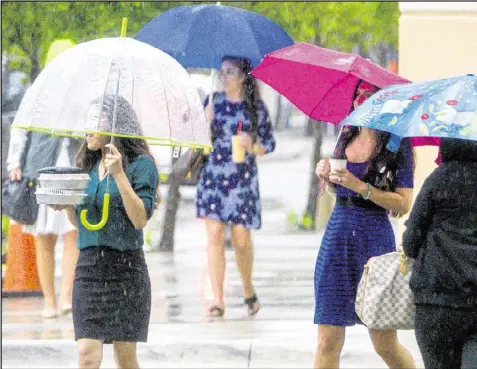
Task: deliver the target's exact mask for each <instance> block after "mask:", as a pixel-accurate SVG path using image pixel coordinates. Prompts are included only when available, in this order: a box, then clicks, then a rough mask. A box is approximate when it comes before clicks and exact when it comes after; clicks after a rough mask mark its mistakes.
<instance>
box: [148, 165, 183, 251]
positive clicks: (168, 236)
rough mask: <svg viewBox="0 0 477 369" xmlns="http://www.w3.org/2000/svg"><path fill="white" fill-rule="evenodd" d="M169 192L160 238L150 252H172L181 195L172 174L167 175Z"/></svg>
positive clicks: (175, 178) (179, 182)
mask: <svg viewBox="0 0 477 369" xmlns="http://www.w3.org/2000/svg"><path fill="white" fill-rule="evenodd" d="M169 179H170V182H169V191H168V193H167V200H166V210H165V211H164V216H163V219H162V222H161V238H160V240H159V243H158V244H156V245H153V247H152V250H151V251H167V252H172V251H174V233H175V228H176V215H177V211H178V209H179V201H180V198H181V194H180V192H179V188H180V185H181V181H180V179H179V178H177V177H176V176H175V175H174V173H170V174H169Z"/></svg>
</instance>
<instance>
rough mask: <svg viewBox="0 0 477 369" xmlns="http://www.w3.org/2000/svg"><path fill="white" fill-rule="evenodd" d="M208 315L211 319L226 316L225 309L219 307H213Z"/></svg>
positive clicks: (208, 310)
mask: <svg viewBox="0 0 477 369" xmlns="http://www.w3.org/2000/svg"><path fill="white" fill-rule="evenodd" d="M207 313H208V314H207V315H208V316H209V317H211V318H220V317H222V316H223V315H224V313H225V309H223V308H220V307H218V306H217V305H211V306H209V308H208V309H207Z"/></svg>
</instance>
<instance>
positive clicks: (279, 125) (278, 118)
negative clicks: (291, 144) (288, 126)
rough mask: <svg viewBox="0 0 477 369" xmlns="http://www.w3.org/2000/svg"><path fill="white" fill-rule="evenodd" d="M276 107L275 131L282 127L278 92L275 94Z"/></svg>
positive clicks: (280, 102) (280, 98) (280, 99)
mask: <svg viewBox="0 0 477 369" xmlns="http://www.w3.org/2000/svg"><path fill="white" fill-rule="evenodd" d="M276 106H277V108H276V112H277V114H276V115H275V127H274V129H275V131H280V130H282V129H283V127H284V124H283V122H282V120H283V119H282V97H281V95H280V94H277V105H276Z"/></svg>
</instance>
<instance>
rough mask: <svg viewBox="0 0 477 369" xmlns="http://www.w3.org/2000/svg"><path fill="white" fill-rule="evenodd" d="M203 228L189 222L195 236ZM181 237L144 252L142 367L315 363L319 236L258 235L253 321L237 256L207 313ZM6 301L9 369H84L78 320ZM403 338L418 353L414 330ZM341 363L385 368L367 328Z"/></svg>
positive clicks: (195, 257) (196, 270) (357, 332)
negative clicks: (219, 310)
mask: <svg viewBox="0 0 477 369" xmlns="http://www.w3.org/2000/svg"><path fill="white" fill-rule="evenodd" d="M201 226H202V225H201V224H199V223H196V224H191V225H190V226H188V227H187V229H188V230H190V233H191V234H194V235H195V236H194V238H195V239H196V240H197V239H200V230H199V229H198V228H201ZM196 227H197V229H194V228H196ZM192 231H193V232H192ZM197 235H199V236H197ZM179 238H180V240H181V241H180V242H178V245H180V246H179V247H178V248H177V249H176V250H175V253H174V255H169V254H160V253H153V254H151V253H149V254H147V263H148V266H149V270H150V275H151V281H152V291H153V295H152V312H151V322H150V329H149V338H148V343H147V344H139V357H140V363H141V367H144V368H159V367H222V368H224V367H228V368H230V367H243V368H258V367H311V366H312V362H313V352H314V348H315V343H316V327H315V326H314V325H313V324H312V319H313V304H314V299H313V271H314V263H315V258H316V252H317V245H319V241H320V235H318V234H305V235H303V234H301V235H273V234H270V233H265V234H263V235H262V234H260V233H258V234H257V235H256V236H255V244H256V253H255V273H254V274H255V276H254V281H255V288H256V291H257V294H258V296H259V298H260V302H261V306H262V307H261V310H260V312H259V313H258V315H257V316H255V317H253V318H250V317H248V316H247V315H246V311H245V309H244V307H243V305H242V296H241V283H240V277H239V273H238V271H237V268H236V266H235V263H234V260H233V259H234V254H233V251H231V250H227V251H226V255H227V275H226V281H225V295H226V313H225V316H224V317H223V318H218V319H217V318H215V319H210V318H207V317H206V315H205V309H206V307H207V301H208V299H209V298H211V291H210V289H209V287H208V286H209V284H208V280H207V273H206V269H205V267H206V263H205V261H206V255H205V248H204V245H201V242H196V243H192V242H188V240H189V239H190V238H192V237H191V236H189V231H188V232H187V234H181V235H180V236H179ZM2 305H3V306H2V318H3V322H2V331H3V338H2V361H3V367H17V368H18V367H23V368H26V367H30V368H33V367H36V368H38V367H45V368H46V367H49V368H60V367H62V368H66V367H71V368H73V367H75V366H76V365H77V364H76V360H77V359H76V358H77V356H76V355H77V351H76V345H75V343H74V340H73V327H72V320H71V318H67V317H61V318H59V319H57V320H50V321H46V320H42V319H41V318H38V317H37V314H38V311H39V309H40V308H41V302H40V300H39V299H3V301H2ZM400 335H401V337H402V338H403V341H404V343H405V344H406V346H407V347H409V348H410V349H411V350H412V352H413V354H414V355H415V356H416V357H418V349H417V345H416V343H415V340H414V337H413V332H401V333H400ZM112 358H113V355H112V349H111V346H110V345H107V346H106V347H105V361H104V363H103V366H102V367H103V368H109V367H114V362H113V359H112ZM343 367H344V368H346V367H348V368H351V367H353V368H373V367H374V368H384V367H385V366H384V363H383V362H382V361H381V359H379V358H378V356H377V355H376V354H374V352H373V348H372V345H371V342H370V340H369V338H368V337H367V331H366V330H365V329H364V328H363V327H352V328H350V329H348V336H347V340H346V344H345V348H344V351H343ZM421 367H422V365H421Z"/></svg>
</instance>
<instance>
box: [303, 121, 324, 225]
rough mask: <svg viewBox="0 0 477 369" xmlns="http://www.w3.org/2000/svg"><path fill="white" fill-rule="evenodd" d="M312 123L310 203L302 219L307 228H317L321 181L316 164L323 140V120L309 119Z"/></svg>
mask: <svg viewBox="0 0 477 369" xmlns="http://www.w3.org/2000/svg"><path fill="white" fill-rule="evenodd" d="M310 123H311V124H312V129H313V136H314V145H313V153H312V156H311V163H310V164H311V166H310V188H309V190H308V203H307V205H306V210H305V214H304V216H303V220H302V227H303V228H304V229H307V230H314V229H315V228H316V225H315V223H316V210H317V207H318V193H319V181H318V177H317V176H316V174H315V168H316V164H317V163H318V162H319V161H320V160H321V143H322V141H323V132H322V131H323V122H320V121H316V120H313V119H308V124H310Z"/></svg>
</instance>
